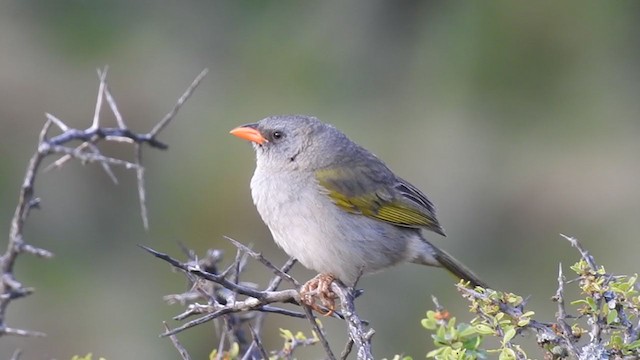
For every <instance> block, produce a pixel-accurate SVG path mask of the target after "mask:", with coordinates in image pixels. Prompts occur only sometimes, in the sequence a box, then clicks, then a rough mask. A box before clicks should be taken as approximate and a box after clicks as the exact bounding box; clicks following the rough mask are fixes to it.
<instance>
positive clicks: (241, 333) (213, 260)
mask: <svg viewBox="0 0 640 360" xmlns="http://www.w3.org/2000/svg"><path fill="white" fill-rule="evenodd" d="M225 238H226V239H227V240H228V241H230V242H231V243H232V244H233V245H234V246H236V248H237V253H236V257H235V261H234V262H233V263H232V264H230V265H228V266H227V267H226V268H225V269H223V270H221V269H220V267H219V263H220V262H221V261H222V256H221V252H220V251H217V250H210V251H209V252H208V255H207V256H206V257H204V258H203V259H200V260H198V259H196V258H195V256H194V255H193V252H191V251H186V252H187V254H188V256H189V261H187V262H181V261H179V260H177V259H174V258H173V257H171V256H169V255H167V254H164V253H161V252H158V251H156V250H153V249H151V248H148V247H146V246H142V245H140V247H142V248H143V249H145V250H146V251H148V252H149V253H151V254H152V255H154V256H155V257H157V258H159V259H162V260H164V261H166V262H168V263H169V264H171V265H172V266H173V267H175V268H177V269H180V270H182V271H184V272H185V274H186V276H187V278H188V279H189V283H190V289H189V290H188V291H187V292H185V293H183V294H177V295H170V296H167V297H165V299H167V300H169V301H171V302H173V303H175V302H180V303H181V304H185V305H186V304H187V303H189V305H187V310H186V311H184V312H183V313H182V314H179V315H177V316H175V317H174V320H184V319H186V318H188V317H191V316H198V317H197V318H195V319H194V320H191V321H188V322H186V323H184V324H182V325H180V326H178V327H175V328H173V329H171V330H169V329H168V330H167V331H165V332H164V333H162V334H161V336H174V335H176V334H178V333H180V332H182V331H184V330H186V329H189V328H191V327H194V326H196V325H200V324H203V323H206V322H209V321H212V320H223V321H224V322H225V323H226V324H231V326H227V327H225V330H223V333H222V334H220V338H221V342H220V344H221V345H222V343H223V340H224V339H229V338H233V339H235V343H236V344H237V346H238V347H239V350H240V351H239V353H240V355H239V356H238V358H242V359H259V358H264V354H265V353H266V350H265V348H264V346H263V344H262V342H261V340H260V331H261V326H262V321H263V318H264V315H265V314H267V313H277V314H280V315H285V316H291V317H294V318H305V317H306V318H307V319H308V321H309V322H310V323H311V327H312V330H313V333H314V338H313V339H311V338H309V339H306V340H305V339H290V340H291V341H292V342H291V343H289V347H287V348H284V349H282V350H280V351H275V352H272V354H275V355H276V356H278V355H279V354H280V355H282V354H289V355H287V357H286V358H289V357H290V355H291V354H290V352H291V351H293V349H294V348H296V347H299V346H307V345H312V344H315V343H317V342H319V343H320V344H321V345H322V347H323V349H324V351H325V353H326V357H327V358H328V359H336V356H335V355H334V354H333V351H332V349H331V347H330V345H329V342H328V341H327V338H326V336H325V333H324V330H323V328H322V326H321V324H320V322H319V321H318V320H317V319H316V317H315V315H314V314H313V312H312V311H311V309H310V308H309V307H307V306H302V305H301V304H300V294H299V292H298V288H299V283H298V281H296V280H295V279H294V278H293V277H291V276H290V275H289V274H287V272H288V271H289V270H290V269H291V267H292V266H293V264H294V263H295V260H293V259H290V260H289V261H288V262H287V263H286V264H285V265H284V266H283V267H281V268H278V267H276V266H274V265H273V264H272V263H271V262H269V261H268V260H267V259H266V258H264V257H263V256H262V254H260V253H257V252H255V251H253V250H251V249H250V248H248V247H246V246H245V245H243V244H241V243H239V242H237V241H235V240H233V239H231V238H228V237H225ZM245 255H246V256H249V257H251V258H253V259H255V260H257V261H259V262H260V263H261V264H263V265H264V266H265V267H266V268H267V269H269V270H270V271H271V272H273V273H274V278H273V279H272V280H271V281H270V283H269V285H268V286H267V287H266V288H264V289H263V290H260V289H258V286H257V285H256V284H250V283H243V282H239V281H238V280H237V279H238V272H239V271H241V268H242V266H240V263H241V261H243V259H244V258H245ZM282 280H286V281H287V282H289V283H290V284H291V285H292V286H294V288H293V289H284V290H277V287H278V286H279V284H280V283H281V282H282ZM332 290H333V291H334V292H335V294H336V295H337V296H338V297H339V299H340V302H341V305H342V312H340V311H335V312H334V314H333V315H332V316H333V317H335V318H339V319H344V320H345V321H346V322H347V325H348V328H349V337H350V340H349V343H352V344H355V346H356V349H357V354H358V357H357V358H358V359H373V356H372V355H371V337H372V335H373V333H374V332H373V330H372V329H367V328H366V326H367V325H368V324H367V322H366V321H363V320H361V319H360V318H359V316H358V314H357V313H356V311H355V305H354V302H355V298H356V297H358V296H359V295H360V294H361V292H360V291H357V290H354V289H352V288H347V287H346V286H344V285H343V284H341V283H339V282H337V281H336V282H334V283H333V285H332ZM198 300H204V301H205V302H206V303H199V302H197V301H198ZM278 304H279V305H278ZM282 305H294V306H301V307H302V310H303V312H298V311H295V310H291V309H288V308H284V307H282ZM247 331H248V332H250V335H251V340H248V336H246V335H245V332H247ZM227 342H229V345H231V344H232V343H233V342H230V341H228V340H227ZM347 348H348V349H349V351H350V347H349V346H347ZM217 354H218V355H221V354H222V347H219V349H218V350H217ZM343 355H344V356H343V358H345V357H346V356H347V355H348V352H347V354H343ZM291 358H292V357H291Z"/></svg>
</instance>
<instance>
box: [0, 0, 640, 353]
mask: <svg viewBox="0 0 640 360" xmlns="http://www.w3.org/2000/svg"><path fill="white" fill-rule="evenodd" d="M639 10H640V2H635V1H617V2H604V1H592V2H591V1H589V2H586V1H562V2H557V1H542V2H524V1H518V2H512V1H490V2H444V1H349V2H344V1H338V0H334V1H322V2H320V1H316V2H292V1H280V2H275V1H230V0H229V1H215V2H211V1H188V2H174V1H156V2H150V1H135V2H131V1H125V0H120V1H80V0H76V1H46V0H31V1H15V0H9V1H3V2H2V3H1V4H0V49H1V50H0V219H2V222H1V223H0V224H1V225H0V229H4V230H3V231H4V233H5V234H8V232H9V221H10V218H11V216H12V213H13V209H14V206H15V204H16V199H17V193H18V189H19V186H20V183H21V181H22V178H23V176H24V169H25V167H26V163H27V160H28V159H29V157H30V156H31V154H32V152H33V150H34V146H35V144H36V139H37V135H38V132H39V130H40V128H41V126H42V124H43V123H44V113H45V112H50V113H52V114H54V115H55V116H57V117H59V118H61V119H64V120H66V121H67V122H68V123H69V124H71V125H73V126H76V127H85V126H88V124H89V122H90V119H91V117H92V115H93V112H92V111H93V106H94V102H95V96H96V93H97V76H96V75H95V69H96V68H97V67H100V66H103V65H105V64H108V65H109V66H110V72H109V76H108V81H109V83H110V86H111V89H112V91H113V94H114V96H115V98H116V100H117V101H118V104H119V106H120V109H121V112H122V113H123V114H124V116H125V120H126V121H127V122H128V124H130V126H131V128H132V129H133V130H137V131H146V130H147V129H149V128H150V127H151V126H153V124H155V122H156V121H158V120H159V119H160V118H161V117H162V116H163V115H164V114H165V113H166V112H167V111H169V110H170V108H171V107H172V106H173V104H174V103H175V100H176V99H177V98H178V96H179V95H180V94H181V93H182V91H183V90H184V89H185V88H186V87H187V85H188V84H189V83H190V82H191V80H192V79H193V78H194V77H195V75H196V74H198V72H199V71H200V70H202V69H203V68H205V67H208V68H209V69H210V73H209V75H208V76H207V77H206V78H205V80H204V82H203V83H202V85H201V87H200V88H199V89H198V90H197V91H196V92H195V94H194V96H193V97H192V98H191V99H190V100H189V102H188V103H187V104H186V106H185V107H184V108H183V109H182V110H181V112H180V113H179V115H178V117H177V119H176V121H175V122H174V123H172V124H171V125H170V127H169V128H168V129H167V130H166V131H165V132H164V133H163V134H162V136H161V140H164V141H166V142H168V143H169V144H170V146H171V148H170V150H169V151H168V152H158V151H147V152H146V153H145V161H146V165H147V176H148V178H147V183H148V193H147V195H148V198H149V200H148V206H149V210H150V221H151V230H150V231H149V232H148V233H146V232H145V231H144V230H143V228H142V225H141V221H140V217H139V213H138V212H139V210H138V204H137V195H136V189H135V179H134V174H133V173H131V172H127V171H124V170H122V169H117V174H118V175H119V178H120V184H119V185H117V186H116V185H114V184H112V183H111V182H110V180H109V179H108V177H107V176H106V175H105V174H104V173H103V172H102V171H101V169H100V168H99V167H97V166H95V165H88V166H85V167H82V166H80V165H79V164H78V163H70V164H68V165H67V166H66V167H65V168H64V170H63V171H51V172H49V173H46V174H41V176H40V177H39V178H38V181H37V184H36V186H37V189H36V190H37V195H38V196H40V197H41V198H42V201H43V202H42V209H41V210H40V211H35V212H33V213H32V215H31V217H30V218H29V221H28V225H27V231H26V237H27V241H29V242H31V243H33V244H34V245H37V246H42V247H45V248H47V249H49V250H51V251H53V252H54V253H55V254H56V257H55V258H54V259H53V260H51V261H42V260H39V259H34V258H31V257H28V256H22V257H21V258H20V259H19V261H18V265H17V274H18V278H19V279H20V280H22V281H24V283H25V284H26V285H28V286H33V287H35V288H36V289H37V292H36V294H35V295H33V296H31V297H29V298H27V299H25V300H20V301H17V302H15V303H13V304H12V306H11V307H10V309H9V312H8V318H9V324H10V325H13V326H18V327H24V328H28V329H34V330H40V331H44V332H46V333H48V335H49V336H48V337H47V338H44V339H20V338H10V337H4V338H0V358H8V357H9V356H10V354H11V353H12V352H13V350H14V349H15V348H16V347H21V348H23V349H24V351H25V353H24V356H23V358H26V359H50V358H57V359H68V358H70V357H71V356H72V355H73V354H84V353H87V352H93V353H94V354H96V355H100V356H104V357H106V358H107V359H109V360H115V359H134V358H138V359H174V358H178V355H177V354H176V353H175V350H174V349H173V347H172V345H171V343H170V341H169V340H168V339H159V338H158V337H157V335H158V334H159V333H160V332H161V331H162V320H169V321H170V324H171V325H175V323H174V322H172V321H171V320H170V318H171V317H172V316H173V315H175V314H178V313H180V312H181V308H180V307H179V306H176V305H174V306H169V305H166V304H165V303H163V301H162V296H163V295H165V294H168V293H177V292H181V291H183V290H184V287H185V282H184V279H183V277H182V276H181V275H180V274H176V273H173V272H171V271H170V269H169V267H168V266H166V265H165V264H163V263H161V262H160V261H158V260H155V259H153V258H152V257H151V256H149V255H147V254H145V253H144V252H143V251H142V250H140V249H139V248H138V247H136V244H138V243H143V244H146V245H149V246H151V247H154V248H156V249H159V250H161V251H166V252H169V253H172V254H174V255H176V256H177V255H179V254H180V251H179V248H178V246H177V245H176V241H178V240H179V241H182V242H184V243H185V244H187V245H188V246H189V247H192V248H193V249H196V250H197V251H198V252H199V253H203V252H204V251H205V250H206V249H207V248H211V247H216V248H222V249H226V250H227V251H232V249H231V248H230V247H229V245H228V244H227V243H226V242H225V241H223V240H222V236H223V235H228V236H231V237H234V238H235V239H238V240H240V241H242V242H244V243H252V244H254V247H255V248H256V249H258V250H260V251H263V252H264V253H265V254H266V255H267V256H268V257H269V258H270V259H271V260H273V261H274V262H275V263H278V264H281V263H283V262H284V261H285V259H286V256H285V255H284V254H283V253H282V251H280V250H279V249H277V248H276V247H275V246H274V244H273V243H272V241H271V239H270V236H269V233H268V230H267V229H266V227H265V226H264V225H263V224H262V223H261V221H260V219H259V217H258V215H257V213H256V211H255V209H254V207H253V204H252V202H251V198H250V193H249V179H250V177H251V173H252V171H253V167H254V162H253V156H254V155H253V152H252V150H251V148H250V146H248V145H247V144H245V143H242V142H240V141H238V140H237V139H235V138H233V137H232V136H230V135H229V134H228V130H229V129H231V128H232V127H234V126H236V125H238V124H242V123H246V122H252V121H256V120H258V119H260V118H263V117H265V116H268V115H272V114H281V113H304V114H313V115H316V116H318V117H320V118H321V119H323V120H325V121H327V122H330V123H333V124H334V125H336V126H337V127H338V128H340V129H342V130H343V131H344V132H346V133H347V134H348V135H349V136H350V137H351V138H352V139H354V140H355V141H357V142H359V143H360V144H362V145H363V146H365V147H367V148H369V149H371V150H372V151H374V152H375V153H376V154H377V155H378V156H380V157H381V158H382V159H384V160H385V161H386V162H387V163H388V164H389V166H390V167H391V168H392V169H393V170H394V171H396V172H397V173H398V174H400V175H401V176H402V177H404V178H406V179H408V180H409V181H411V182H413V183H414V184H415V185H417V186H418V187H420V188H421V189H423V190H424V191H425V192H426V193H427V194H428V195H429V196H430V197H431V199H432V200H433V201H434V202H435V203H436V205H437V206H438V210H439V218H440V221H441V223H442V224H443V225H444V227H445V228H446V230H447V234H448V237H447V238H446V239H445V238H440V237H438V236H436V235H433V236H431V237H430V238H431V239H432V240H433V241H434V242H435V243H436V244H439V245H441V246H442V247H443V248H445V249H447V250H448V251H450V252H451V253H452V254H454V255H456V257H458V258H459V259H460V260H462V261H463V262H465V263H466V264H467V265H468V266H469V267H471V268H472V269H474V270H475V271H477V273H478V274H480V275H481V276H482V277H484V278H485V279H486V280H487V281H488V282H490V283H491V284H493V285H494V286H495V287H498V288H502V289H508V290H510V291H513V292H517V293H520V294H522V295H531V296H532V297H531V300H530V307H531V309H532V310H534V311H536V312H537V313H538V316H539V319H540V320H551V319H552V317H553V316H554V311H555V307H554V305H553V304H552V303H551V302H550V301H549V298H550V296H551V295H553V293H554V291H555V286H556V276H557V266H558V263H559V262H562V263H563V264H565V265H569V264H571V263H573V262H574V261H576V260H577V258H578V255H577V253H576V251H574V250H572V249H570V247H569V245H568V243H567V242H566V241H564V240H562V239H561V238H560V237H559V235H558V234H559V233H561V232H562V233H566V234H569V235H574V236H577V237H578V238H580V239H581V240H582V241H583V243H584V244H585V246H587V247H588V248H589V249H590V250H591V251H592V252H593V254H594V255H595V256H596V259H597V260H598V261H599V262H600V263H602V264H604V265H607V267H608V269H610V270H611V271H614V272H625V273H634V272H636V271H638V266H637V254H638V250H639V249H638V245H637V244H638V242H637V236H638V233H639V232H640V229H639V228H638V226H639V222H638V215H639V214H640V186H638V181H639V180H640V158H639V156H638V154H640V142H639V141H638V137H639V135H640V118H639V117H640V101H638V94H639V91H640V70H639V69H640V68H639V66H638V64H640V42H638V34H639V33H640V32H639V31H640V21H639V20H640V11H639ZM105 120H106V121H113V119H112V118H111V117H110V116H107V113H105ZM109 124H113V122H110V123H109ZM106 151H107V153H109V154H111V155H114V156H122V157H127V156H130V155H131V153H132V150H131V149H129V148H125V147H123V146H108V147H107V150H106ZM5 239H6V235H5ZM5 241H6V240H5ZM2 249H4V245H2ZM232 254H233V253H228V257H229V258H230V259H231V258H232V257H233V255H232ZM294 274H295V275H296V276H297V277H298V278H299V279H301V280H306V279H308V278H310V277H311V276H312V275H313V273H311V272H308V271H306V270H304V269H301V268H296V269H295V271H294ZM267 278H268V274H267V273H266V272H265V271H264V269H263V268H262V267H261V266H260V265H258V264H255V263H252V264H251V265H250V266H249V269H248V271H247V273H246V275H245V276H244V279H245V280H251V281H255V282H258V283H262V284H264V282H265V281H266V280H267ZM453 284H454V280H453V279H452V278H451V277H450V276H449V275H447V274H446V273H445V272H444V271H440V270H436V269H429V268H424V267H419V266H416V265H403V266H400V267H397V268H395V269H392V270H390V271H387V272H384V273H380V274H376V275H372V276H369V277H367V278H365V279H363V280H362V281H361V284H360V285H361V287H362V288H364V289H365V290H366V294H365V296H363V297H362V298H361V299H360V300H359V301H358V306H359V307H358V308H359V310H360V312H361V314H362V316H363V317H364V318H366V319H368V320H369V321H371V323H372V324H373V327H374V328H375V329H376V330H377V334H376V336H375V338H374V348H375V354H376V356H377V357H380V358H381V357H384V356H391V355H393V354H394V353H401V352H404V353H406V354H411V355H414V356H415V358H417V359H420V358H422V357H423V356H424V354H425V353H426V352H427V350H429V349H431V348H432V341H431V340H430V338H429V337H428V335H427V333H426V332H425V331H423V329H422V328H421V327H420V324H419V319H420V318H421V317H422V316H423V314H424V311H425V310H427V309H429V308H432V304H431V302H430V295H431V294H433V295H436V296H438V297H439V298H440V300H441V302H442V303H443V304H445V305H446V306H447V307H448V309H449V310H450V311H451V312H452V313H454V314H456V315H458V317H459V318H462V319H467V320H468V319H469V318H470V315H469V314H468V313H467V312H466V304H465V302H464V301H463V300H462V299H461V298H460V297H459V296H458V294H457V293H456V290H455V289H454V286H453ZM324 323H325V326H326V328H327V330H328V332H329V333H330V341H331V342H332V344H334V347H335V351H336V352H338V353H339V352H340V351H341V349H342V347H343V344H344V339H345V336H346V332H345V326H344V324H343V323H342V322H340V321H337V320H333V319H327V320H325V321H324ZM266 326H267V327H266V330H265V333H266V334H265V345H266V346H267V347H268V348H270V349H276V348H278V347H280V346H281V339H279V337H278V335H277V329H278V328H279V327H286V328H289V329H291V330H294V331H296V330H305V331H308V323H307V322H306V321H301V320H300V321H298V320H291V319H285V318H282V317H279V316H270V317H269V318H268V321H267V324H266ZM180 339H181V340H182V341H183V343H184V344H185V346H186V347H187V348H188V349H189V350H190V352H191V354H192V356H193V357H194V358H196V359H203V358H205V357H206V355H207V354H208V353H209V352H210V351H211V349H213V348H214V347H215V346H217V338H216V335H215V330H214V326H213V325H212V324H206V325H203V326H200V327H198V328H195V329H192V330H189V331H187V332H186V333H184V334H183V335H180ZM525 342H530V343H533V342H534V340H533V339H530V340H527V341H525ZM320 354H322V352H321V351H320V349H310V350H303V351H301V352H300V353H299V357H300V358H317V357H319V356H320ZM532 356H534V357H541V356H540V354H532Z"/></svg>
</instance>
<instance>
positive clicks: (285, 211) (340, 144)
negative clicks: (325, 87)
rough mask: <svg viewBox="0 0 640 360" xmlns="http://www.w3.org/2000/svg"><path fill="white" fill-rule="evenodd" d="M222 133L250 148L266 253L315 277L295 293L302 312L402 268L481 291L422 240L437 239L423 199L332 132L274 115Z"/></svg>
mask: <svg viewBox="0 0 640 360" xmlns="http://www.w3.org/2000/svg"><path fill="white" fill-rule="evenodd" d="M230 133H231V134H232V135H235V136H237V137H239V138H241V139H244V140H248V141H250V142H251V144H252V145H253V148H254V150H255V154H256V168H255V172H254V174H253V177H252V178H251V184H250V188H251V196H252V198H253V203H254V204H255V206H256V208H257V210H258V213H259V214H260V217H261V218H262V220H263V221H264V223H265V224H266V225H267V227H268V228H269V230H270V232H271V234H272V237H273V239H274V241H275V243H276V244H277V245H278V246H279V247H281V248H282V249H283V250H284V251H285V252H286V253H287V254H288V255H289V256H291V257H293V258H295V259H297V260H298V261H299V262H300V263H301V264H302V265H303V266H305V267H306V268H308V269H311V270H314V271H316V272H318V273H319V275H318V276H316V277H315V278H314V279H312V280H310V281H308V282H307V283H306V284H305V285H303V286H302V287H301V289H300V290H299V291H300V297H301V300H302V302H304V303H305V304H307V305H310V306H315V301H316V300H315V299H314V295H316V296H319V300H320V301H321V303H322V304H323V305H325V306H327V307H328V308H329V310H330V312H332V311H333V307H334V303H333V301H332V299H333V298H334V297H335V295H334V294H332V292H331V290H330V284H331V282H333V281H335V280H339V281H341V282H342V283H343V284H345V285H346V286H354V285H355V283H356V281H357V280H358V279H359V278H360V276H362V275H366V274H370V273H374V272H377V271H380V270H383V269H385V268H388V267H391V266H394V265H397V264H400V263H403V262H409V263H416V264H422V265H427V266H435V267H442V268H445V269H446V270H448V271H449V272H451V273H452V274H453V275H455V276H456V277H458V278H460V279H462V280H464V281H466V282H469V284H470V285H471V286H481V287H487V285H486V283H485V282H484V281H482V280H481V279H480V278H479V277H477V276H476V275H475V274H474V273H473V272H471V271H470V270H468V269H467V268H466V267H465V266H464V265H462V264H461V263H460V262H459V261H457V260H456V259H455V258H453V257H452V256H451V255H449V254H448V253H446V252H445V251H444V250H441V249H439V248H438V247H436V246H435V245H433V244H432V243H431V242H429V241H428V240H427V239H426V237H425V236H424V234H423V230H428V231H431V232H434V233H436V234H439V235H443V236H444V235H445V232H444V230H443V228H442V226H440V223H439V222H438V220H437V218H436V209H435V206H434V205H433V203H432V202H431V201H430V200H429V199H428V198H427V196H426V195H425V194H424V193H423V192H421V191H420V190H419V189H418V188H417V187H415V186H414V185H412V184H411V183H409V182H408V181H406V180H404V179H402V178H401V177H399V176H397V175H396V174H395V173H394V172H393V171H392V170H390V169H389V167H387V165H385V163H384V162H383V161H382V160H380V159H379V158H378V157H377V156H376V155H374V154H373V153H371V152H370V151H368V150H366V149H365V148H363V147H362V146H360V145H358V144H356V143H355V142H353V141H352V140H351V139H349V138H348V137H347V136H346V135H345V134H344V133H342V132H341V131H340V130H338V129H337V128H335V127H334V126H332V125H330V124H327V123H324V122H322V121H320V120H319V119H318V118H316V117H314V116H307V115H277V116H269V117H266V118H264V119H262V120H260V121H258V122H256V123H251V124H246V125H241V126H238V127H236V128H234V129H232V130H231V131H230ZM314 308H316V307H314ZM316 309H317V308H316Z"/></svg>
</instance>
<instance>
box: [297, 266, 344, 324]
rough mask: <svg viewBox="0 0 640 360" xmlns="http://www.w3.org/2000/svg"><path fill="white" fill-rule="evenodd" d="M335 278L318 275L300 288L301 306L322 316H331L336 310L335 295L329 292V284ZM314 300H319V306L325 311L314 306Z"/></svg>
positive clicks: (327, 275)
mask: <svg viewBox="0 0 640 360" xmlns="http://www.w3.org/2000/svg"><path fill="white" fill-rule="evenodd" d="M334 280H335V277H334V276H333V275H331V274H318V275H316V277H314V278H313V279H311V280H309V281H307V282H306V283H305V284H304V285H302V287H301V288H300V300H301V301H302V303H303V304H305V305H307V306H309V307H311V308H312V309H313V310H315V311H317V312H319V313H321V314H322V315H324V316H331V315H333V312H334V311H335V310H336V301H335V299H336V298H337V296H336V294H335V293H334V292H333V291H332V290H331V283H332V282H333V281H334ZM316 299H319V300H320V304H321V305H322V306H324V307H325V308H326V309H329V310H328V311H326V312H325V310H324V309H321V308H320V307H319V306H318V304H316Z"/></svg>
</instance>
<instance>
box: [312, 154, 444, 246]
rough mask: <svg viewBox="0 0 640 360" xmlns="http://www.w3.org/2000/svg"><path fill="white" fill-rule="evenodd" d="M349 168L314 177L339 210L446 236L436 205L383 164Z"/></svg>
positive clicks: (341, 167) (319, 171) (354, 165)
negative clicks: (439, 220) (436, 212)
mask: <svg viewBox="0 0 640 360" xmlns="http://www.w3.org/2000/svg"><path fill="white" fill-rule="evenodd" d="M349 165H351V166H340V167H339V168H338V169H335V168H331V169H321V170H318V171H316V174H315V175H316V179H317V180H318V182H319V184H320V185H321V186H322V187H323V188H324V189H325V190H326V194H327V195H328V196H329V197H330V198H331V199H332V200H333V202H334V203H335V204H336V205H337V206H339V207H340V208H342V209H344V210H345V211H347V212H349V213H352V214H361V215H364V216H368V217H370V218H374V219H377V220H380V221H384V222H387V223H390V224H393V225H396V226H401V227H409V228H426V229H429V230H431V231H434V232H436V233H438V234H442V235H444V231H443V230H442V228H441V227H440V224H438V220H437V219H436V215H435V208H434V206H433V204H432V203H431V202H430V201H429V199H427V197H426V196H425V195H424V194H423V193H422V192H421V191H420V190H418V189H417V188H416V187H414V186H413V185H411V184H410V183H408V182H407V181H405V180H403V179H400V178H398V177H396V176H395V175H393V173H392V172H391V170H389V169H388V168H387V167H386V166H384V165H383V164H381V163H378V164H376V166H375V168H374V167H371V166H363V165H361V164H360V165H358V164H349Z"/></svg>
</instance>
